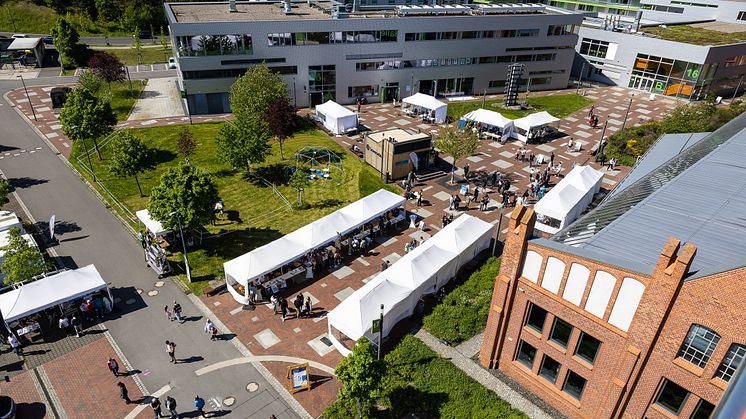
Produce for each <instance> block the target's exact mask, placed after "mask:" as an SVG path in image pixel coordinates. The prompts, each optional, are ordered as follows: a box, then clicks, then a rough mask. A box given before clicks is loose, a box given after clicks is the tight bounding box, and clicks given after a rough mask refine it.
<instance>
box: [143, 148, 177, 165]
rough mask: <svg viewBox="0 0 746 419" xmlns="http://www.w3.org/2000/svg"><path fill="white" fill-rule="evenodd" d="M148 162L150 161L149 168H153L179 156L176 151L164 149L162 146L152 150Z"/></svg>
mask: <svg viewBox="0 0 746 419" xmlns="http://www.w3.org/2000/svg"><path fill="white" fill-rule="evenodd" d="M148 157H149V159H148V162H149V163H150V165H149V168H150V169H153V168H155V166H157V165H159V164H162V163H168V162H170V161H172V160H173V159H175V158H176V157H177V155H176V153H174V152H173V151H170V150H163V149H160V148H153V149H151V150H150V156H148Z"/></svg>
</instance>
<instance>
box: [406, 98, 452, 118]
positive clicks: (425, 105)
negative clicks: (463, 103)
mask: <svg viewBox="0 0 746 419" xmlns="http://www.w3.org/2000/svg"><path fill="white" fill-rule="evenodd" d="M402 104H403V105H409V106H411V107H414V108H419V109H424V110H426V111H427V113H429V114H430V116H431V117H433V118H434V122H435V123H436V124H442V123H443V122H445V121H446V117H447V116H448V104H447V103H443V102H441V101H439V100H438V99H436V98H434V97H432V96H430V95H426V94H424V93H415V94H413V95H412V96H409V97H405V98H404V99H402Z"/></svg>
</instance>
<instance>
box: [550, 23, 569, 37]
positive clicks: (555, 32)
mask: <svg viewBox="0 0 746 419" xmlns="http://www.w3.org/2000/svg"><path fill="white" fill-rule="evenodd" d="M572 33H573V25H549V28H548V29H547V36H561V35H569V34H572Z"/></svg>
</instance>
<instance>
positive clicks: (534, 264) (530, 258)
mask: <svg viewBox="0 0 746 419" xmlns="http://www.w3.org/2000/svg"><path fill="white" fill-rule="evenodd" d="M543 261H544V258H542V257H541V255H540V254H539V253H537V252H534V251H533V250H529V251H528V252H526V261H525V262H524V263H523V272H521V276H523V277H524V278H526V279H528V280H529V281H531V282H533V283H534V284H535V283H537V282H538V280H539V271H540V270H541V263H542V262H543Z"/></svg>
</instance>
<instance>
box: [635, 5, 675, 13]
mask: <svg viewBox="0 0 746 419" xmlns="http://www.w3.org/2000/svg"><path fill="white" fill-rule="evenodd" d="M642 10H655V11H656V12H665V13H678V14H682V13H684V8H683V7H673V6H661V5H658V4H643V5H642Z"/></svg>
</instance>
